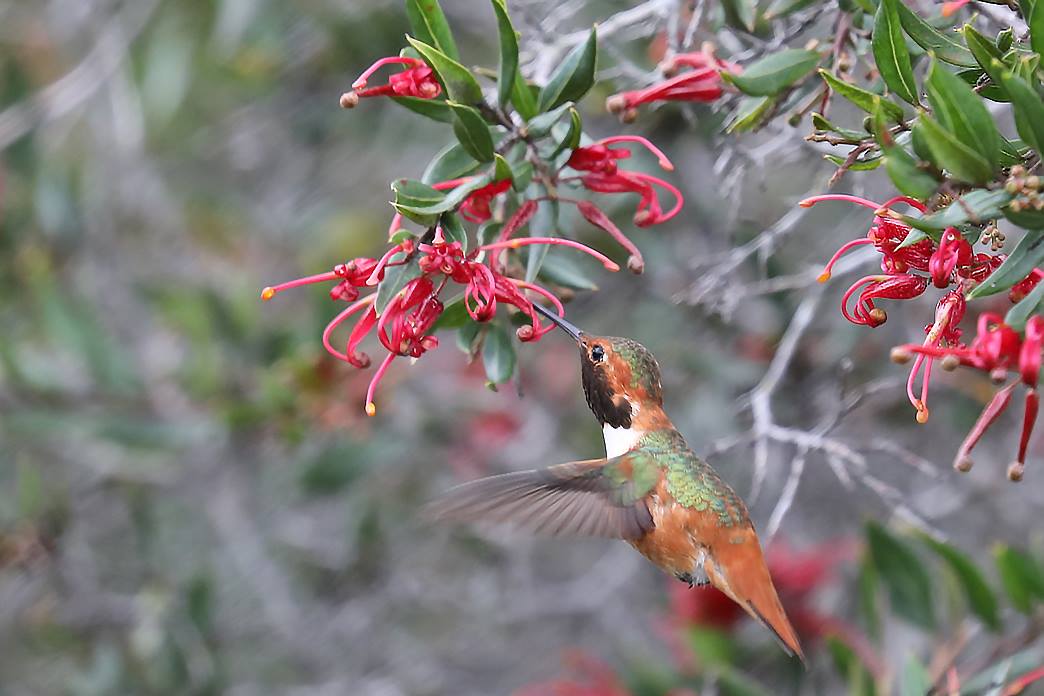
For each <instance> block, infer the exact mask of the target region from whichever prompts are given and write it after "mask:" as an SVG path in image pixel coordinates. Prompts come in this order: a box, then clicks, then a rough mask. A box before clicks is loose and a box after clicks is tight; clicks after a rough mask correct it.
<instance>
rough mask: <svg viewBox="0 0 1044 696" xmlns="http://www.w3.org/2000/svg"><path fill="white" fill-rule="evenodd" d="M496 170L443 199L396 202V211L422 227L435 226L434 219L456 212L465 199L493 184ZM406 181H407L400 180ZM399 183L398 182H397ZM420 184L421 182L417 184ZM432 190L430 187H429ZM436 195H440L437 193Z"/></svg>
mask: <svg viewBox="0 0 1044 696" xmlns="http://www.w3.org/2000/svg"><path fill="white" fill-rule="evenodd" d="M495 170H496V169H495V168H494V169H492V170H491V171H489V172H486V173H485V174H483V175H482V176H476V177H474V178H472V179H471V180H470V181H467V182H465V183H463V184H461V185H460V186H458V187H456V188H455V189H453V190H452V191H450V192H449V193H447V194H446V195H445V196H444V197H443V198H441V199H438V200H435V201H428V200H424V201H419V202H416V203H414V202H400V201H399V200H396V201H395V209H396V210H398V211H399V212H400V213H402V214H403V215H405V216H406V217H408V218H410V219H411V220H414V221H416V222H418V223H420V224H422V225H425V224H426V225H432V224H434V219H435V218H437V217H438V215H440V214H441V213H445V212H449V211H450V210H456V208H457V206H459V205H460V204H461V203H463V202H464V199H465V198H467V197H468V196H470V195H471V194H472V193H474V192H475V191H477V190H479V189H480V188H482V187H483V186H487V185H488V184H490V183H492V182H493V180H494V179H493V175H494V171H495ZM400 181H405V180H400ZM396 183H398V182H396ZM416 183H420V182H416ZM428 188H430V187H428ZM432 190H434V189H432ZM436 193H439V192H437V191H436ZM440 195H441V194H440ZM429 217H430V218H431V221H430V222H423V221H422V219H427V218H429Z"/></svg>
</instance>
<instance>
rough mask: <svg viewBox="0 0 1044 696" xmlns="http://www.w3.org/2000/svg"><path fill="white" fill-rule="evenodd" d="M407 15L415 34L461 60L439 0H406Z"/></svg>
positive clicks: (451, 56) (444, 52)
mask: <svg viewBox="0 0 1044 696" xmlns="http://www.w3.org/2000/svg"><path fill="white" fill-rule="evenodd" d="M406 17H407V19H409V21H410V28H411V29H412V30H413V35H414V36H416V37H417V38H418V39H420V40H421V41H423V42H425V43H427V44H429V45H431V46H434V47H435V48H437V49H439V50H440V51H441V52H442V53H443V54H445V55H447V56H449V57H450V58H452V59H453V60H460V54H458V53H457V44H456V42H455V41H454V40H453V32H452V31H450V27H449V22H447V21H446V15H444V14H443V13H442V8H441V7H439V2H438V0H406Z"/></svg>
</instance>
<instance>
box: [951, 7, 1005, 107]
mask: <svg viewBox="0 0 1044 696" xmlns="http://www.w3.org/2000/svg"><path fill="white" fill-rule="evenodd" d="M961 33H962V34H964V40H965V42H966V43H967V44H968V50H970V51H971V53H972V55H973V56H975V62H977V63H978V64H979V67H981V68H982V69H983V70H984V71H985V72H986V74H987V75H989V76H990V82H992V83H993V85H994V86H995V87H996V88H997V89H998V90H999V91H1000V92H1001V93H1002V94H1001V95H999V96H1001V97H1002V98H1003V99H1005V100H1007V92H1005V91H1004V88H1003V86H1002V85H1001V71H1000V70H998V69H997V68H996V67H995V66H994V61H998V62H1003V59H1004V54H1003V53H1001V52H1000V51H999V50H998V49H997V46H996V45H994V43H993V42H992V41H990V40H989V39H988V38H987V37H985V36H983V35H982V34H981V33H979V32H978V31H976V29H975V27H973V26H972V25H970V24H966V25H964V28H963V29H961ZM991 98H992V97H991Z"/></svg>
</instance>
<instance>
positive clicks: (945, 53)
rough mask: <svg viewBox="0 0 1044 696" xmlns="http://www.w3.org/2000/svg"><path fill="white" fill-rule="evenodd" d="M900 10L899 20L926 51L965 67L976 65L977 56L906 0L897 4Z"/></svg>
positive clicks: (908, 33) (940, 58) (909, 34)
mask: <svg viewBox="0 0 1044 696" xmlns="http://www.w3.org/2000/svg"><path fill="white" fill-rule="evenodd" d="M896 9H898V11H899V22H900V24H902V25H903V29H905V30H906V33H907V35H908V36H909V37H910V38H911V39H913V40H914V42H916V43H917V45H918V46H920V47H921V48H923V49H924V50H926V51H932V52H934V53H935V56H936V57H937V58H938V59H939V60H944V61H946V62H947V63H950V64H952V65H959V66H961V67H964V68H974V67H975V66H976V64H977V63H976V61H975V56H973V55H972V53H971V51H969V50H968V49H967V48H965V47H964V46H962V45H960V44H959V43H957V42H956V41H954V40H953V39H951V38H950V37H949V36H947V35H946V34H943V33H941V32H940V31H939V30H937V29H936V28H935V27H933V26H932V25H931V24H929V23H928V22H926V21H924V20H923V19H922V18H921V17H920V16H919V15H918V14H917V13H915V12H914V11H913V10H911V9H910V8H908V7H907V6H906V3H905V2H899V3H898V4H897V5H896Z"/></svg>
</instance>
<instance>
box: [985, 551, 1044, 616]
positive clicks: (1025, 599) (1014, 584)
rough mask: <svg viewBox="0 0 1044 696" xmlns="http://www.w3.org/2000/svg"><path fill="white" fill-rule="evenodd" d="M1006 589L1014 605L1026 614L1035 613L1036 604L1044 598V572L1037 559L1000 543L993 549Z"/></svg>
mask: <svg viewBox="0 0 1044 696" xmlns="http://www.w3.org/2000/svg"><path fill="white" fill-rule="evenodd" d="M993 555H994V559H995V560H996V562H997V570H998V572H999V573H1000V576H1001V583H1002V584H1003V585H1004V591H1005V592H1007V593H1008V598H1009V599H1010V600H1011V604H1012V606H1013V607H1015V608H1016V609H1018V610H1019V611H1021V612H1022V613H1024V614H1031V613H1033V608H1034V605H1035V604H1037V603H1038V602H1040V601H1041V600H1044V574H1042V573H1041V568H1040V564H1038V563H1037V561H1036V559H1034V558H1033V557H1031V556H1028V555H1026V554H1024V553H1021V552H1019V551H1016V550H1015V549H1013V548H1011V547H1009V546H1004V545H1003V544H999V545H998V546H996V547H995V548H994V549H993Z"/></svg>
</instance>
